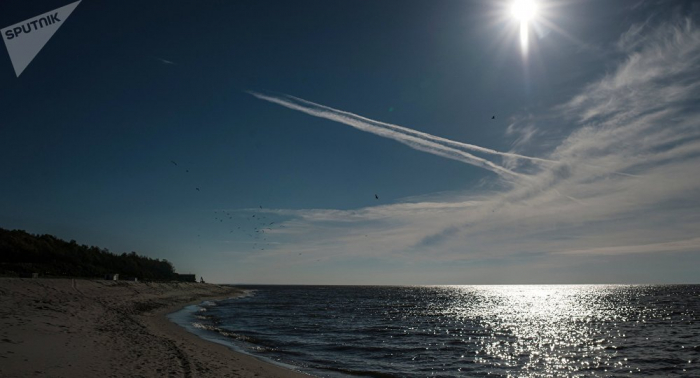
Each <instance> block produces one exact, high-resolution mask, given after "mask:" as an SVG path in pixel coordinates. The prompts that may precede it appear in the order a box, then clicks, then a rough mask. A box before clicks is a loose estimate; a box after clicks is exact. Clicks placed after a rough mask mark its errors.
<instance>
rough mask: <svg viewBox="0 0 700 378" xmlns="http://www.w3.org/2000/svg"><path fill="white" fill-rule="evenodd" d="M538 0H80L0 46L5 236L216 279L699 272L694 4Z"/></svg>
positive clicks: (19, 0) (465, 278) (472, 280)
mask: <svg viewBox="0 0 700 378" xmlns="http://www.w3.org/2000/svg"><path fill="white" fill-rule="evenodd" d="M71 2H72V1H70V0H61V1H59V0H41V1H39V0H37V1H30V2H29V1H25V0H5V1H3V2H2V3H0V28H5V27H6V26H9V25H13V24H15V23H18V22H21V21H24V20H27V19H30V18H31V17H34V16H36V15H39V14H42V13H45V12H48V11H51V10H53V9H56V8H59V7H61V6H64V5H67V4H69V3H71ZM536 5H537V12H536V14H535V15H534V16H533V18H532V19H530V20H529V21H527V22H525V23H524V21H523V20H521V19H519V18H517V17H515V16H514V15H513V14H512V12H511V6H512V1H510V0H508V1H499V0H492V1H468V0H459V1H457V0H435V1H426V0H420V1H414V0H372V1H345V0H342V1H341V0H334V1H328V0H313V1H312V0H309V1H307V0H303V1H300V0H294V1H289V0H280V1H272V0H255V1H252V0H251V1H247V0H239V1H214V0H207V1H170V0H169V1H164V0H163V1H148V2H143V1H135V0H124V1H91V0H83V1H82V2H81V3H80V5H78V7H77V8H76V9H75V11H74V12H73V13H72V14H71V15H70V18H68V19H67V20H65V21H64V23H63V24H62V26H61V27H60V29H59V30H58V31H57V32H56V33H55V34H54V36H53V37H52V38H51V40H49V42H48V43H47V44H46V45H45V46H44V48H43V49H42V50H41V51H40V52H39V53H38V55H37V56H36V57H35V58H34V60H33V61H32V62H31V63H30V64H29V65H28V66H27V68H26V70H25V71H24V72H23V73H22V74H21V75H20V76H19V77H17V76H16V75H15V72H14V70H13V66H12V63H11V60H10V57H9V55H8V54H7V53H6V52H3V53H0V55H2V57H1V58H0V88H1V91H0V162H1V163H0V227H2V228H6V229H23V230H26V231H27V232H30V233H34V234H44V233H48V234H53V235H56V236H58V237H60V238H63V239H65V240H71V239H74V240H76V241H77V242H78V243H80V244H87V245H97V246H100V247H104V248H108V249H109V250H110V251H112V252H115V253H122V252H130V251H136V252H137V253H139V254H142V255H146V256H150V257H153V258H165V259H167V260H168V261H171V262H172V263H173V264H174V265H175V267H176V269H177V271H178V272H180V273H190V272H192V273H195V274H197V275H198V276H202V277H203V278H204V279H205V280H207V281H209V282H217V283H261V284H381V285H414V284H530V283H539V284H560V283H562V284H566V283H700V231H699V230H700V106H698V105H699V104H698V100H699V99H700V4H698V3H697V2H695V3H694V2H692V1H670V0H669V1H645V0H632V1H622V0H620V1H607V0H586V1H583V0H549V1H548V0H539V1H537V2H536ZM523 30H524V33H525V34H523V32H522V31H523ZM523 37H527V38H526V39H527V44H524V43H523Z"/></svg>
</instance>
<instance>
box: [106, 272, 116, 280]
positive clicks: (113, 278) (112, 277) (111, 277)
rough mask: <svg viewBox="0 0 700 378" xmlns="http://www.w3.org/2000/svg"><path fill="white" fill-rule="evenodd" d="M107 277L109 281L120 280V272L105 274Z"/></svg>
mask: <svg viewBox="0 0 700 378" xmlns="http://www.w3.org/2000/svg"><path fill="white" fill-rule="evenodd" d="M105 279H106V280H108V281H118V280H119V274H118V273H113V274H105Z"/></svg>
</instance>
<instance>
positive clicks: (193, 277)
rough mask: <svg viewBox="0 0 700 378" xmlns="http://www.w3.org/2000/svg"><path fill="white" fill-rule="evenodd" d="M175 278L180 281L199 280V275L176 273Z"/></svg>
mask: <svg viewBox="0 0 700 378" xmlns="http://www.w3.org/2000/svg"><path fill="white" fill-rule="evenodd" d="M175 279H176V280H178V281H180V282H197V276H196V275H195V274H179V273H175Z"/></svg>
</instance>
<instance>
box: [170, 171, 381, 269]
mask: <svg viewBox="0 0 700 378" xmlns="http://www.w3.org/2000/svg"><path fill="white" fill-rule="evenodd" d="M170 163H171V164H172V165H174V166H176V167H178V164H177V162H176V161H175V160H170ZM189 172H190V170H189V169H185V173H189ZM194 189H195V190H196V191H198V192H200V191H201V190H200V189H199V187H195V188H194ZM374 198H375V200H378V199H379V195H377V194H376V193H375V194H374ZM258 207H259V209H260V210H263V207H262V205H258ZM214 214H215V216H214V221H215V222H218V223H223V222H234V215H232V214H231V213H230V212H228V211H226V210H214ZM263 214H264V212H262V211H260V212H258V213H256V214H253V215H250V216H248V217H246V221H247V222H248V223H247V225H245V226H237V227H236V229H235V230H234V229H233V228H231V229H230V230H229V234H233V233H234V232H240V233H241V234H242V235H245V236H247V237H248V238H250V239H251V241H252V242H253V250H261V251H264V250H265V248H264V247H269V246H270V245H271V244H270V243H269V242H267V235H265V233H266V232H267V233H269V232H270V231H272V230H273V229H275V228H277V229H279V228H284V225H282V224H279V223H276V222H274V221H272V222H270V220H271V219H268V217H266V216H265V215H263ZM197 237H200V234H198V235H197ZM299 254H300V255H301V253H299Z"/></svg>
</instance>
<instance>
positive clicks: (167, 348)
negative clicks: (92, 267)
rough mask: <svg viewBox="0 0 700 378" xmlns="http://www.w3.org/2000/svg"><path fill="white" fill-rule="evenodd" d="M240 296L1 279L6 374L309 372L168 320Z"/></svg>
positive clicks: (183, 288)
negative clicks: (234, 347)
mask: <svg viewBox="0 0 700 378" xmlns="http://www.w3.org/2000/svg"><path fill="white" fill-rule="evenodd" d="M240 293H241V292H240V290H238V289H235V288H231V287H226V286H218V285H210V284H198V283H141V282H125V281H102V280H71V279H41V278H40V279H19V278H0V319H1V320H0V377H71V378H74V377H115V378H116V377H309V376H308V375H305V374H302V373H298V372H295V371H291V370H287V369H284V368H281V367H278V366H276V365H273V364H269V363H266V362H263V361H260V360H258V359H256V358H254V357H251V356H248V355H245V354H241V353H237V352H234V351H232V350H230V349H228V348H226V347H224V346H222V345H218V344H215V343H211V342H208V341H205V340H202V339H200V338H199V337H197V336H195V335H193V334H191V333H189V332H187V331H185V330H184V329H183V328H181V327H179V326H177V325H176V324H174V323H172V322H170V321H169V320H168V319H167V318H166V317H165V315H166V314H168V313H171V312H173V311H176V310H178V309H179V308H182V307H183V306H186V305H188V304H192V303H199V302H201V301H203V300H205V299H223V298H229V297H233V296H236V295H239V294H240Z"/></svg>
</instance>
